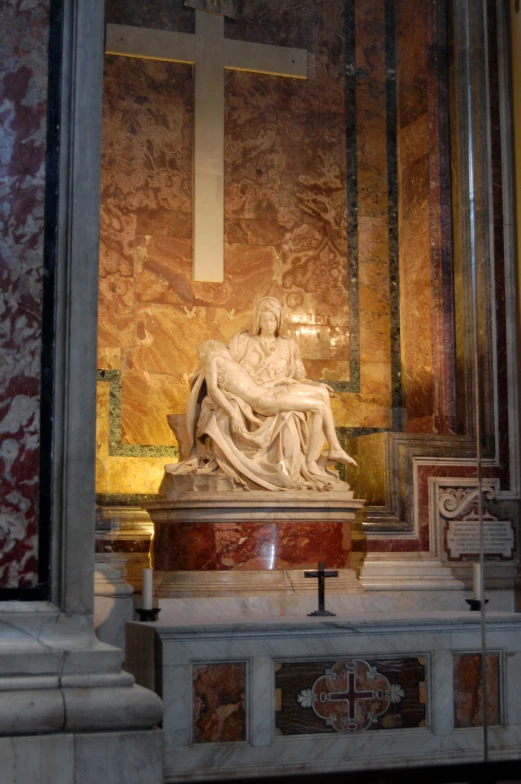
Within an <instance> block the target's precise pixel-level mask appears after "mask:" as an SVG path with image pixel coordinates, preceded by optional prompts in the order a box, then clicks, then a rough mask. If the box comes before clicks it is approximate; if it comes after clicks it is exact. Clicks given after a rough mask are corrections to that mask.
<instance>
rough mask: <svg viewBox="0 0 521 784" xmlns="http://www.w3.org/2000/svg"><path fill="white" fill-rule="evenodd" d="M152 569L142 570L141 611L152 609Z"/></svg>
mask: <svg viewBox="0 0 521 784" xmlns="http://www.w3.org/2000/svg"><path fill="white" fill-rule="evenodd" d="M152 575H153V570H152V569H143V609H144V610H151V609H152Z"/></svg>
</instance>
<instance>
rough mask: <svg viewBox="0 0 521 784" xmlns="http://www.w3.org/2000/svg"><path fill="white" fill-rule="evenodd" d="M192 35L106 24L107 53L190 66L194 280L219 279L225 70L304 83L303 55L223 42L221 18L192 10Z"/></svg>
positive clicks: (302, 51) (221, 269) (297, 51)
mask: <svg viewBox="0 0 521 784" xmlns="http://www.w3.org/2000/svg"><path fill="white" fill-rule="evenodd" d="M195 19H196V22H195V35H192V34H190V33H172V32H169V31H165V30H150V29H148V28H143V27H128V26H126V25H113V24H108V25H107V41H106V52H107V54H117V55H123V56H125V57H142V58H145V59H149V60H168V61H170V62H174V63H192V64H195V101H194V103H195V143H194V164H193V171H194V196H193V199H194V204H193V226H194V228H193V277H194V279H195V280H205V281H217V282H219V283H222V281H223V280H224V70H225V69H228V70H232V71H250V72H253V73H262V74H272V75H275V76H286V77H291V78H294V79H306V78H307V51H306V50H305V49H292V48H290V47H286V46H270V45H268V44H252V43H247V42H245V41H234V40H231V39H228V38H225V37H224V18H223V17H222V16H216V15H214V14H209V13H206V12H205V11H195Z"/></svg>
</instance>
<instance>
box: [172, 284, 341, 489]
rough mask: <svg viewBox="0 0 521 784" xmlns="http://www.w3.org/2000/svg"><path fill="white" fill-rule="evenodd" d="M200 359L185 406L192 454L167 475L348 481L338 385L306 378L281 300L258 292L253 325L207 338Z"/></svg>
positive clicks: (245, 484)
mask: <svg viewBox="0 0 521 784" xmlns="http://www.w3.org/2000/svg"><path fill="white" fill-rule="evenodd" d="M198 360H199V364H198V367H197V370H196V372H195V373H194V375H193V376H192V378H191V379H190V386H191V392H190V399H189V404H188V410H187V413H186V428H187V438H188V443H187V444H185V445H184V450H183V451H184V452H185V454H187V453H188V454H187V459H185V460H181V461H180V462H179V463H174V464H172V465H168V466H166V473H167V475H168V474H170V475H174V477H180V476H184V475H187V474H197V475H198V476H199V477H201V475H205V476H208V478H209V481H208V484H207V485H205V487H206V489H212V482H211V478H210V477H212V476H222V475H223V474H224V475H226V476H227V477H229V478H231V480H232V483H233V487H234V489H237V490H241V489H242V490H272V491H273V490H275V491H277V490H278V491H280V490H335V491H339V490H348V489H349V485H348V484H347V483H346V482H343V481H341V480H340V479H339V477H338V473H337V471H335V470H334V469H333V468H331V464H334V463H344V464H348V463H351V464H353V465H356V462H355V461H354V460H353V458H352V457H350V455H348V454H347V453H346V452H345V451H344V450H343V449H342V447H341V445H340V442H339V440H338V436H337V434H336V430H335V423H334V419H333V413H332V410H331V403H330V396H331V395H333V390H332V389H331V387H329V386H328V385H327V384H324V383H321V382H317V381H311V380H310V379H308V378H306V373H305V370H304V365H303V363H302V360H301V357H300V352H299V348H298V345H297V343H296V341H295V340H293V339H292V338H290V337H286V336H285V335H284V334H283V333H282V308H281V305H280V303H279V302H278V300H276V299H275V298H273V297H263V298H262V299H260V300H259V302H257V304H256V306H255V309H254V314H253V330H252V331H251V332H239V333H238V334H236V335H234V336H233V337H232V338H231V340H230V341H229V342H228V345H227V346H225V345H224V343H221V342H219V341H216V340H207V341H205V342H204V343H202V344H201V345H200V346H199V349H198ZM177 435H178V440H180V439H179V429H178V430H177ZM326 440H327V442H328V444H329V448H328V449H327V450H324V451H323V447H324V444H325V441H326ZM182 484H183V489H186V482H183V483H182ZM174 485H175V483H174ZM201 486H202V485H201V482H198V483H197V484H194V489H195V488H196V487H197V488H200V487H201ZM180 489H181V485H180Z"/></svg>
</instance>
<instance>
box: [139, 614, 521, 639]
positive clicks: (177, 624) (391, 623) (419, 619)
mask: <svg viewBox="0 0 521 784" xmlns="http://www.w3.org/2000/svg"><path fill="white" fill-rule="evenodd" d="M485 622H486V626H487V627H494V628H498V627H501V628H513V629H518V628H519V629H521V613H509V612H487V613H486V616H485ZM133 623H138V622H137V621H134V622H133ZM480 623H481V618H480V613H479V612H470V611H469V612H454V611H453V612H450V611H448V612H447V611H444V612H441V611H440V612H426V613H386V614H382V613H372V614H367V613H363V614H362V613H360V614H357V613H350V614H345V615H337V616H334V617H308V616H307V615H304V616H300V615H286V616H284V617H276V616H270V615H256V616H254V617H249V618H248V619H245V618H244V617H243V618H237V619H235V618H233V617H231V618H230V617H208V618H196V619H190V618H179V619H174V617H173V616H171V617H170V618H169V619H165V621H164V622H161V621H159V622H157V623H155V624H154V628H155V629H156V631H157V632H158V633H159V634H160V635H161V636H163V635H166V636H169V635H170V634H174V635H178V634H179V635H185V634H192V633H194V632H196V633H197V634H203V635H204V634H205V633H210V634H213V633H218V634H219V633H224V632H227V631H228V632H229V631H233V634H240V635H241V634H245V635H253V636H255V635H256V634H260V635H261V636H262V634H264V633H270V632H274V631H276V632H282V633H288V632H294V633H296V634H299V633H303V634H306V633H309V634H312V635H316V633H317V631H316V630H317V626H318V627H320V630H321V632H320V633H321V634H323V633H327V632H329V631H331V632H335V631H339V630H343V631H346V632H350V631H358V630H359V631H361V632H363V633H369V632H370V633H371V634H375V633H378V632H381V633H382V634H389V632H390V631H391V629H392V632H393V633H397V634H399V633H400V631H401V630H404V631H454V630H455V628H458V629H468V628H476V627H479V625H480Z"/></svg>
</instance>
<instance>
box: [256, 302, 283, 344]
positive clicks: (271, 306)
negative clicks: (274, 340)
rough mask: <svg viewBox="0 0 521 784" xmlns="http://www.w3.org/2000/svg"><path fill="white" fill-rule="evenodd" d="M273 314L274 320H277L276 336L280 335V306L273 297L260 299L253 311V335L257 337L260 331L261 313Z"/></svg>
mask: <svg viewBox="0 0 521 784" xmlns="http://www.w3.org/2000/svg"><path fill="white" fill-rule="evenodd" d="M266 312H268V313H273V315H274V316H275V318H276V319H277V330H276V333H275V334H276V335H277V336H278V335H280V333H281V327H282V306H281V304H280V302H279V301H278V299H275V297H262V299H260V300H259V301H258V302H257V303H256V305H255V308H254V310H253V334H254V335H258V334H259V333H260V331H261V323H260V319H261V315H262V314H263V313H266Z"/></svg>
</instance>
